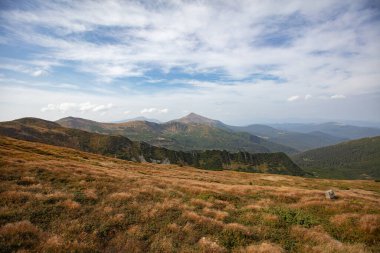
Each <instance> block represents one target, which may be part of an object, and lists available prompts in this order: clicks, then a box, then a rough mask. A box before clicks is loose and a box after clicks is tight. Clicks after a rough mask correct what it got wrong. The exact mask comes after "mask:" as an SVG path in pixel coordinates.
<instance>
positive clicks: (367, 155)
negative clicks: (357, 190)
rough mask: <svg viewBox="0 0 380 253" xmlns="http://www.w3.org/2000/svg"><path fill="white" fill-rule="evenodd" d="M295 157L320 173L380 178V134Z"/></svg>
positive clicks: (330, 175) (356, 177)
mask: <svg viewBox="0 0 380 253" xmlns="http://www.w3.org/2000/svg"><path fill="white" fill-rule="evenodd" d="M293 160H294V161H295V162H296V163H297V164H298V165H299V166H301V168H303V169H304V170H306V171H308V172H310V173H313V174H314V175H317V176H319V177H326V178H346V179H363V178H377V179H380V136H378V137H372V138H364V139H360V140H354V141H349V142H344V143H341V144H337V145H334V146H329V147H324V148H319V149H314V150H309V151H306V152H304V153H301V154H298V155H295V156H294V157H293Z"/></svg>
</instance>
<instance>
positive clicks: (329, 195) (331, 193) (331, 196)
mask: <svg viewBox="0 0 380 253" xmlns="http://www.w3.org/2000/svg"><path fill="white" fill-rule="evenodd" d="M325 196H326V199H335V198H336V196H335V192H334V191H333V190H328V191H326V192H325Z"/></svg>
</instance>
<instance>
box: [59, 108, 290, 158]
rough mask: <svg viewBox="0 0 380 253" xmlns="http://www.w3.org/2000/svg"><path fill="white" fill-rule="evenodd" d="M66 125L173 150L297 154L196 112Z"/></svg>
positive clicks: (70, 120)
mask: <svg viewBox="0 0 380 253" xmlns="http://www.w3.org/2000/svg"><path fill="white" fill-rule="evenodd" d="M57 123H59V124H60V125H62V126H64V127H70V128H77V129H81V130H86V131H91V132H96V133H102V134H113V135H123V136H126V137H128V138H130V139H132V140H135V141H145V142H147V143H149V144H152V145H156V146H160V147H165V148H169V149H174V150H184V151H190V150H212V149H224V150H228V151H231V152H238V151H246V152H250V153H266V152H285V153H287V154H294V153H296V152H297V150H295V149H294V148H291V147H288V146H285V145H282V144H277V143H274V142H271V141H268V140H265V139H263V138H259V137H257V136H255V135H251V134H249V133H237V132H234V131H232V130H230V129H228V128H227V127H225V126H224V124H223V123H221V122H219V121H215V120H211V119H207V118H204V117H202V116H199V115H196V114H189V115H188V116H186V117H184V118H181V119H179V120H175V121H170V122H167V123H162V124H157V123H153V122H148V121H133V122H126V123H99V122H94V121H89V120H85V119H80V118H72V117H69V118H63V119H60V120H58V121H57Z"/></svg>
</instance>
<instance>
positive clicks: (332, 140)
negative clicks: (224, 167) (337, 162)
mask: <svg viewBox="0 0 380 253" xmlns="http://www.w3.org/2000/svg"><path fill="white" fill-rule="evenodd" d="M230 128H231V129H232V130H234V131H239V132H247V133H250V134H253V135H257V136H260V137H262V138H265V139H267V140H269V141H271V142H274V143H279V144H282V145H285V146H288V147H292V148H294V149H297V150H300V151H305V150H309V149H314V148H319V147H323V146H329V145H333V144H337V143H339V142H342V141H344V140H347V139H345V138H341V137H336V136H332V135H329V134H326V133H323V132H318V131H315V132H310V133H297V132H291V131H285V130H279V129H276V128H273V127H270V126H266V125H249V126H245V127H235V126H230Z"/></svg>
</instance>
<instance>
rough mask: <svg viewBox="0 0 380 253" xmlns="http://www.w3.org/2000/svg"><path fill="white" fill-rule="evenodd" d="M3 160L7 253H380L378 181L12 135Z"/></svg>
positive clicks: (1, 213) (1, 247) (0, 193)
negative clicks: (266, 170) (241, 167)
mask: <svg viewBox="0 0 380 253" xmlns="http://www.w3.org/2000/svg"><path fill="white" fill-rule="evenodd" d="M0 157H1V160H0V180H1V181H0V252H16V251H19V252H28V251H29V252H271V253H276V252H277V253H278V252H301V253H302V252H305V253H306V252H307V253H313V252H315V253H316V252H341V253H349V252H352V253H354V252H379V251H380V185H379V183H376V182H374V181H360V180H357V181H348V180H327V179H310V178H300V177H292V176H283V175H281V176H280V175H269V174H250V173H241V172H233V171H207V170H198V169H194V168H191V167H179V166H176V165H160V164H149V163H135V162H129V161H125V160H120V159H115V158H111V157H105V156H101V155H96V154H92V153H86V152H81V151H78V150H74V149H69V148H62V147H56V146H50V145H46V144H41V143H36V142H27V141H21V140H16V139H12V138H8V137H0ZM327 189H333V190H334V191H335V192H336V194H337V196H338V198H337V199H335V200H327V199H325V196H324V191H325V190H327Z"/></svg>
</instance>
